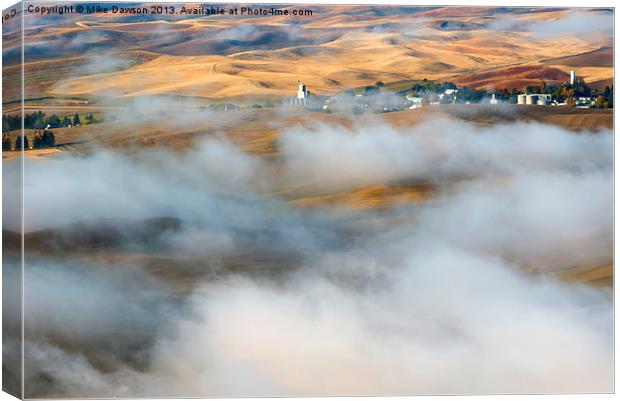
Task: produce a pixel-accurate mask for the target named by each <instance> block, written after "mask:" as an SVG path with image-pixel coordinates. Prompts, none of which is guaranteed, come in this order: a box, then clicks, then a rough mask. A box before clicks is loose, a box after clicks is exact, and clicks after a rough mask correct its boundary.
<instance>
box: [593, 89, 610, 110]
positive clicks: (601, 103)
mask: <svg viewBox="0 0 620 401" xmlns="http://www.w3.org/2000/svg"><path fill="white" fill-rule="evenodd" d="M597 95H598V96H596V100H595V101H594V107H596V108H597V109H613V107H614V86H613V85H611V87H609V86H606V87H605V89H604V90H603V92H602V93H597Z"/></svg>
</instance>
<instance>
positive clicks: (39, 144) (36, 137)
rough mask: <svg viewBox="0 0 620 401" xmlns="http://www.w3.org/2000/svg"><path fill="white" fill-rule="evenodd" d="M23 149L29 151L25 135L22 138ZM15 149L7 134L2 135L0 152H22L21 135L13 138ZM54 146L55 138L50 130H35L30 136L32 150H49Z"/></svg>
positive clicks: (28, 142)
mask: <svg viewBox="0 0 620 401" xmlns="http://www.w3.org/2000/svg"><path fill="white" fill-rule="evenodd" d="M23 138H24V141H23V149H30V141H29V140H28V137H27V136H26V135H24V136H23ZM14 143H15V147H12V144H13V141H12V139H11V135H9V134H8V133H4V134H2V150H3V151H7V150H13V149H15V150H22V135H18V136H17V137H16V138H15V142H14ZM55 145H56V137H55V135H54V132H53V131H51V130H35V131H34V133H33V135H32V148H33V149H43V148H51V147H54V146H55Z"/></svg>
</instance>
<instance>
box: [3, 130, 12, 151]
mask: <svg viewBox="0 0 620 401" xmlns="http://www.w3.org/2000/svg"><path fill="white" fill-rule="evenodd" d="M2 150H3V151H5V150H11V135H9V134H2Z"/></svg>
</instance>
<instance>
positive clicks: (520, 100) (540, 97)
mask: <svg viewBox="0 0 620 401" xmlns="http://www.w3.org/2000/svg"><path fill="white" fill-rule="evenodd" d="M517 104H528V105H538V106H547V105H549V104H551V95H550V94H547V93H530V94H529V95H518V96H517Z"/></svg>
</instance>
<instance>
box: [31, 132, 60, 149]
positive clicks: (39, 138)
mask: <svg viewBox="0 0 620 401" xmlns="http://www.w3.org/2000/svg"><path fill="white" fill-rule="evenodd" d="M55 144H56V138H55V136H54V133H53V132H52V131H50V130H38V131H35V132H34V136H33V138H32V147H33V148H34V149H40V148H50V147H52V146H54V145H55Z"/></svg>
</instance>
